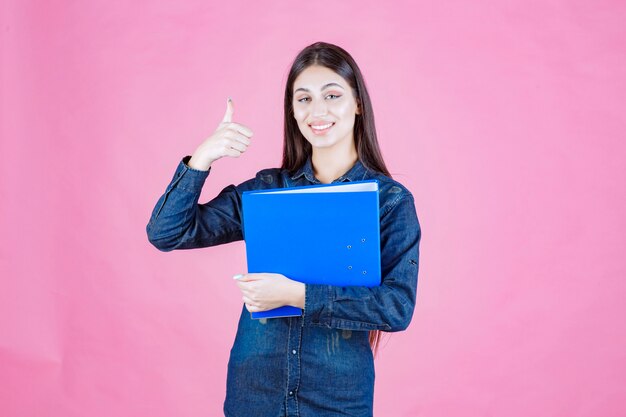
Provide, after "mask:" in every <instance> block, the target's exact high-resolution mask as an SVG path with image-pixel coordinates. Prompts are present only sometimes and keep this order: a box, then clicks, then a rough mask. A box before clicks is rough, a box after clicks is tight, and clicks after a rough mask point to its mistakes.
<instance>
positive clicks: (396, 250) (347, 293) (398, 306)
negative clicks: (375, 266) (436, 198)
mask: <svg viewBox="0 0 626 417" xmlns="http://www.w3.org/2000/svg"><path fill="white" fill-rule="evenodd" d="M380 224H381V229H380V230H381V232H380V233H381V273H382V283H381V285H380V286H377V287H364V286H346V287H339V286H334V285H325V284H305V303H304V312H303V320H304V325H305V326H306V325H308V326H324V327H330V328H339V329H348V330H383V331H388V332H396V331H401V330H405V329H406V328H407V327H408V325H409V323H410V322H411V318H412V316H413V310H414V308H415V299H416V294H417V274H418V267H419V243H420V239H421V228H420V224H419V221H418V219H417V214H416V212H415V204H414V201H413V196H412V195H411V194H404V195H403V197H402V198H400V199H399V200H398V201H397V202H396V204H395V205H394V206H393V207H392V208H391V209H390V210H389V212H387V213H386V214H385V215H384V216H383V218H382V219H381V223H380Z"/></svg>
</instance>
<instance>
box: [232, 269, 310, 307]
mask: <svg viewBox="0 0 626 417" xmlns="http://www.w3.org/2000/svg"><path fill="white" fill-rule="evenodd" d="M233 278H234V279H235V280H236V281H237V286H238V287H239V289H240V290H241V292H242V294H243V301H244V303H245V304H246V308H247V309H248V311H249V312H250V313H253V312H258V311H265V310H271V309H273V308H277V307H282V306H285V305H290V306H294V307H299V308H304V293H305V286H304V283H302V282H298V281H294V280H291V279H289V278H287V277H286V276H284V275H282V274H271V273H249V274H241V275H235V276H234V277H233Z"/></svg>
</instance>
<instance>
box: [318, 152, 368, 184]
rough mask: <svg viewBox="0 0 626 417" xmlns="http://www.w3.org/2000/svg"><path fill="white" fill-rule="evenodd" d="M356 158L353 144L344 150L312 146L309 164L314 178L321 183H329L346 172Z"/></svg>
mask: <svg viewBox="0 0 626 417" xmlns="http://www.w3.org/2000/svg"><path fill="white" fill-rule="evenodd" d="M358 159H359V157H358V154H357V152H356V149H355V148H354V146H352V147H350V148H348V149H346V150H345V151H339V150H337V149H323V148H313V154H312V155H311V165H312V168H313V173H314V174H315V178H317V179H318V180H320V182H321V183H322V184H330V183H331V182H333V180H336V179H337V178H339V177H341V176H342V175H343V174H345V173H346V172H348V171H349V170H350V168H352V167H353V166H354V164H355V163H356V161H357V160H358Z"/></svg>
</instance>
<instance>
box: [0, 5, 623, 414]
mask: <svg viewBox="0 0 626 417" xmlns="http://www.w3.org/2000/svg"><path fill="white" fill-rule="evenodd" d="M3 8H4V12H3V13H2V19H3V22H2V35H1V37H2V120H1V125H2V140H1V142H0V187H1V188H0V192H1V194H0V196H1V204H0V226H1V228H2V235H3V237H2V239H1V247H0V276H1V281H0V282H1V284H2V286H1V287H0V415H2V416H90V417H98V416H117V417H122V416H129V417H131V416H132V417H137V416H150V417H160V416H164V417H165V416H178V417H183V416H217V415H222V403H223V399H224V394H225V382H226V364H227V360H228V354H229V350H230V347H231V346H232V341H233V338H234V335H235V331H236V327H237V320H238V317H239V312H240V309H241V306H242V304H241V295H240V292H239V290H238V288H237V287H236V285H235V284H234V283H233V280H232V279H231V276H232V275H234V274H236V273H241V272H245V251H244V249H245V247H244V244H243V242H237V243H233V244H229V245H224V246H220V247H214V248H207V249H204V250H195V251H175V252H170V253H162V252H159V251H158V250H157V249H155V248H154V247H152V246H151V245H150V243H149V242H148V240H147V237H146V232H145V225H146V223H147V221H148V219H149V216H150V213H151V210H152V208H153V207H154V204H155V203H156V200H157V198H158V197H159V196H160V195H161V193H163V191H164V190H165V187H166V185H167V184H168V183H169V181H170V179H171V177H172V175H173V173H174V169H175V168H176V165H177V164H178V162H179V160H180V158H182V157H183V156H184V155H187V154H191V153H193V151H194V150H195V148H196V147H197V146H198V145H199V144H200V143H201V142H202V140H203V139H205V138H206V137H207V136H208V135H209V134H210V133H212V132H213V130H214V129H215V127H216V126H217V124H218V123H219V121H220V120H221V118H222V116H223V114H224V110H225V100H226V97H227V96H229V95H230V96H232V97H233V100H234V104H235V113H234V121H237V122H240V123H243V124H246V125H247V126H249V127H251V128H252V129H253V130H254V132H255V137H254V138H253V143H252V145H251V146H250V148H249V149H248V152H247V153H246V154H245V155H244V156H243V157H242V158H239V159H232V158H227V159H225V160H221V161H219V162H217V163H216V164H215V165H214V170H213V172H212V173H211V176H210V177H209V179H208V180H207V183H206V185H205V188H204V189H203V193H202V196H201V201H208V199H210V198H212V197H213V196H214V195H216V194H217V192H219V191H220V190H221V189H222V188H223V187H225V186H226V185H228V184H230V183H238V182H240V181H243V180H245V179H248V178H250V177H252V176H253V175H254V173H255V172H256V171H258V170H259V169H262V168H267V167H273V166H278V165H279V164H280V155H281V151H282V148H281V144H282V117H283V114H282V94H283V90H284V82H285V79H286V74H287V71H288V68H289V64H290V63H291V61H292V60H293V58H294V57H295V55H296V54H297V52H298V51H299V50H300V49H301V48H303V47H304V46H306V45H308V44H310V43H312V42H314V41H318V40H324V41H328V42H332V43H336V44H338V45H340V46H342V47H344V48H346V49H347V50H348V51H349V52H350V53H351V54H352V55H353V56H354V58H355V59H356V60H357V62H358V63H359V65H360V67H361V69H362V70H363V72H364V75H365V77H366V81H367V85H368V87H369V89H370V93H371V96H372V100H373V105H374V109H375V114H376V122H377V126H378V133H379V137H380V141H381V146H382V149H383V154H384V157H385V159H386V162H387V164H388V166H389V167H390V168H391V171H392V174H393V175H394V177H395V178H396V179H397V180H399V181H400V182H402V183H403V184H405V185H406V186H407V187H408V188H409V189H410V190H411V191H412V192H413V194H414V196H415V199H416V206H417V211H418V216H419V219H420V222H421V225H422V232H423V239H422V245H421V262H420V275H419V285H418V300H417V301H418V302H417V307H416V310H415V315H414V318H413V322H412V323H411V326H410V327H409V329H408V330H407V331H405V332H402V333H395V334H392V335H390V336H387V337H386V338H385V340H384V343H383V345H384V346H383V348H382V350H381V351H380V355H379V357H378V358H377V360H376V396H375V402H374V404H375V415H377V416H394V417H397V416H442V417H450V416H459V417H469V416H507V417H516V416H568V417H569V416H593V417H597V416H618V415H620V416H623V415H624V410H626V376H625V375H626V331H625V326H624V317H626V314H625V313H626V304H625V303H624V300H625V292H626V291H625V290H626V280H625V272H626V263H625V261H624V255H625V253H626V237H625V236H626V234H625V232H626V227H625V226H626V224H625V223H626V216H625V215H624V213H625V212H626V192H625V191H626V187H625V186H624V178H626V163H625V156H626V155H625V154H626V152H625V151H626V145H625V143H624V141H625V139H626V138H625V135H624V131H625V128H626V116H625V113H624V110H625V103H624V101H625V100H624V97H626V83H625V80H626V77H625V76H626V57H625V54H624V45H625V44H626V33H625V30H624V27H625V26H624V22H625V21H626V6H625V5H624V3H623V2H617V1H556V0H551V1H519V0H517V1H506V2H499V1H485V2H475V1H448V2H441V4H435V2H409V1H403V2H387V3H384V2H379V1H377V2H374V1H367V2H366V1H316V2H306V3H305V2H302V3H300V4H297V3H296V2H292V1H280V2H279V1H273V2H243V1H229V2H214V3H212V4H210V3H207V2H206V1H183V2H180V1H167V2H166V1H158V2H156V1H153V2H111V1H104V0H98V1H88V2H71V1H62V0H57V1H49V2H43V1H32V0H31V1H18V0H12V1H8V2H4V3H3Z"/></svg>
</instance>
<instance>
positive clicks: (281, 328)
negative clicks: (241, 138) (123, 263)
mask: <svg viewBox="0 0 626 417" xmlns="http://www.w3.org/2000/svg"><path fill="white" fill-rule="evenodd" d="M190 158H191V156H190V155H187V156H185V157H183V158H182V160H181V161H180V162H179V163H178V166H177V168H176V171H175V172H174V176H173V178H172V180H171V182H170V183H169V185H168V186H167V188H166V189H165V193H164V194H163V195H161V197H160V198H159V199H158V201H157V203H156V205H155V207H154V209H153V211H152V215H151V217H150V220H149V222H148V224H147V226H146V232H147V234H148V240H149V241H150V243H152V245H154V246H155V247H156V248H157V249H158V250H160V251H163V252H169V251H172V250H174V249H193V248H202V247H208V246H215V245H221V244H224V243H228V242H233V241H237V240H242V239H243V235H242V220H241V219H242V208H241V195H242V192H243V191H246V190H257V189H268V188H286V187H296V186H305V185H313V184H321V182H320V181H319V180H318V179H317V178H316V177H315V175H314V172H313V169H312V165H311V158H310V157H309V159H308V160H307V161H306V163H305V164H304V165H303V166H302V167H301V168H300V169H299V170H298V171H297V172H296V173H295V174H294V175H290V174H289V173H288V172H287V170H281V169H279V168H269V169H263V170H261V171H259V172H258V173H257V174H256V176H255V177H254V178H251V179H249V180H247V181H244V182H243V183H241V184H239V185H237V186H235V185H233V184H231V185H228V186H227V187H225V188H224V189H223V190H222V191H221V192H220V193H219V194H218V195H217V196H216V197H215V198H213V199H212V200H211V201H209V202H206V203H203V204H198V199H199V197H200V192H201V190H202V186H203V184H204V182H205V180H206V178H207V177H208V175H209V173H210V172H211V170H212V169H213V168H212V167H211V168H209V170H208V171H201V170H196V169H193V168H190V167H189V166H187V162H188V161H189V159H190ZM365 179H377V180H378V181H379V204H380V245H381V272H382V282H381V285H380V286H377V287H364V286H346V287H339V286H332V285H325V284H324V285H322V284H305V303H304V309H303V312H302V315H301V316H298V317H281V318H271V319H252V318H251V315H250V312H248V310H247V308H246V307H245V304H243V303H242V310H241V315H240V317H239V325H238V328H237V333H236V336H235V340H234V343H233V347H232V349H231V351H230V358H229V361H228V372H227V381H226V399H225V401H224V414H225V416H226V417H240V416H246V417H248V416H257V417H279V416H299V417H324V416H340V415H341V416H359V417H367V416H372V413H373V398H374V379H375V371H374V358H373V355H372V350H371V348H370V345H369V331H370V330H382V331H385V332H397V331H402V330H405V329H406V328H407V326H408V325H409V323H410V322H411V318H412V316H413V310H414V307H415V299H416V291H417V275H418V265H419V243H420V238H421V228H420V224H419V222H418V219H417V214H416V210H415V205H414V200H413V195H412V194H411V193H410V192H409V190H408V189H407V188H405V187H404V186H403V185H402V184H400V183H399V182H397V181H395V180H393V179H391V178H389V177H387V176H385V175H383V174H381V173H378V172H375V171H372V170H369V169H368V168H366V167H365V166H364V165H363V164H362V163H361V162H360V161H357V162H356V164H355V165H354V166H353V167H352V168H351V169H350V170H349V171H348V172H346V173H345V174H344V175H342V176H340V177H339V178H337V179H335V180H334V181H333V183H337V182H343V181H359V180H365ZM267 272H272V271H267Z"/></svg>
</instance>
